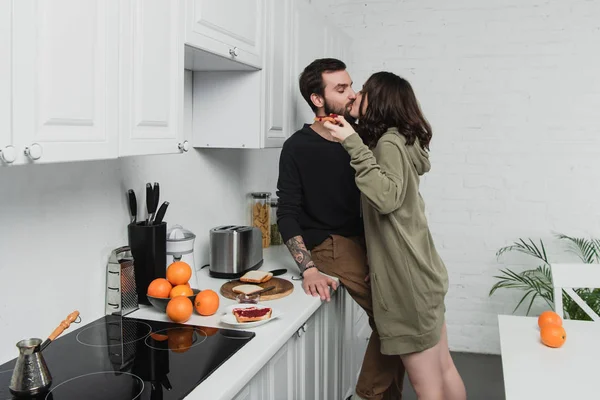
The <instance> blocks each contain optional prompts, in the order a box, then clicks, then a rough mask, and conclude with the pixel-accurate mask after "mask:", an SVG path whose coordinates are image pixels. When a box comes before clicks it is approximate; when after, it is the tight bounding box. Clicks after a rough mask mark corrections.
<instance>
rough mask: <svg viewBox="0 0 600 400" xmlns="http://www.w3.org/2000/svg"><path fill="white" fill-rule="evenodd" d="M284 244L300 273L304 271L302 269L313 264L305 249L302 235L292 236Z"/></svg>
mask: <svg viewBox="0 0 600 400" xmlns="http://www.w3.org/2000/svg"><path fill="white" fill-rule="evenodd" d="M285 245H286V246H287V248H288V249H289V250H290V253H291V254H292V257H294V260H295V261H296V264H297V265H298V268H299V269H300V273H302V272H304V270H305V269H306V268H308V267H309V266H312V265H314V262H313V260H312V259H311V258H310V253H309V252H308V250H307V249H306V245H305V244H304V240H303V239H302V236H294V237H293V238H291V239H290V240H288V241H287V242H286V243H285Z"/></svg>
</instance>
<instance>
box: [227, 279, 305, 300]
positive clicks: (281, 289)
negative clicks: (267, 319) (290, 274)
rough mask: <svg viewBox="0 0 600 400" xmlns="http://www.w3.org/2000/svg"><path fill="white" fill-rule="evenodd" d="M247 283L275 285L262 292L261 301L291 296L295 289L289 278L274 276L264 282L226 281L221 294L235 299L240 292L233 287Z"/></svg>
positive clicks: (264, 285)
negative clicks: (236, 291)
mask: <svg viewBox="0 0 600 400" xmlns="http://www.w3.org/2000/svg"><path fill="white" fill-rule="evenodd" d="M245 284H250V285H258V286H260V287H263V288H266V287H269V286H275V288H274V289H271V290H269V291H268V292H265V293H261V294H260V301H264V300H277V299H280V298H282V297H285V296H289V295H290V294H291V293H292V292H293V291H294V285H293V284H292V282H290V281H288V280H287V279H282V278H276V277H273V278H271V279H269V280H268V281H267V282H263V283H248V282H241V281H239V280H235V281H229V282H227V283H224V284H223V286H221V295H222V296H223V297H226V298H228V299H232V300H235V299H236V298H235V297H236V296H237V295H238V294H237V293H235V292H234V291H233V288H234V287H236V286H239V285H245Z"/></svg>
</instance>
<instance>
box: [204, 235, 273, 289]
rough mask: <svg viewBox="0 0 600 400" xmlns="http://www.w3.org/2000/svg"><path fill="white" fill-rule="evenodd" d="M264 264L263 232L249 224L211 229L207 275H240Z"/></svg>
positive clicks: (233, 276)
mask: <svg viewBox="0 0 600 400" xmlns="http://www.w3.org/2000/svg"><path fill="white" fill-rule="evenodd" d="M262 263H263V248H262V232H261V231H260V229H259V228H256V227H252V226H239V225H223V226H218V227H216V228H212V229H211V230H210V264H209V267H208V268H209V273H210V276H212V277H215V278H226V279H233V278H239V277H240V276H242V275H244V274H245V273H246V272H247V271H250V270H253V269H258V268H260V266H261V265H262Z"/></svg>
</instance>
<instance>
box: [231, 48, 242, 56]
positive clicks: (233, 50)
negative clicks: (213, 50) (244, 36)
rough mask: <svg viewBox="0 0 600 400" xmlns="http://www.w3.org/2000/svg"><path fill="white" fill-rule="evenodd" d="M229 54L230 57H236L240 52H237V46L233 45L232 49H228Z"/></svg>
mask: <svg viewBox="0 0 600 400" xmlns="http://www.w3.org/2000/svg"><path fill="white" fill-rule="evenodd" d="M229 55H230V56H231V57H237V56H239V55H240V53H239V51H238V48H237V47H234V48H233V49H229Z"/></svg>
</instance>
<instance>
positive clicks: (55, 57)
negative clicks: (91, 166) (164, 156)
mask: <svg viewBox="0 0 600 400" xmlns="http://www.w3.org/2000/svg"><path fill="white" fill-rule="evenodd" d="M12 5H13V14H12V15H13V19H12V33H13V35H12V55H13V57H14V58H13V65H15V66H18V68H15V69H14V70H13V71H12V77H13V79H12V107H13V119H12V124H13V142H14V144H15V147H16V148H17V149H18V151H19V152H23V151H25V153H26V155H27V157H21V158H22V159H23V160H24V161H25V162H56V161H76V160H92V159H107V158H115V157H117V151H118V136H117V132H118V106H117V104H118V103H117V102H118V80H119V76H118V67H119V65H118V61H119V60H118V28H119V26H118V22H119V15H118V11H119V1H118V0H89V1H81V0H60V1H58V0H57V1H35V0H18V1H13V2H12ZM3 17H4V16H3Z"/></svg>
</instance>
